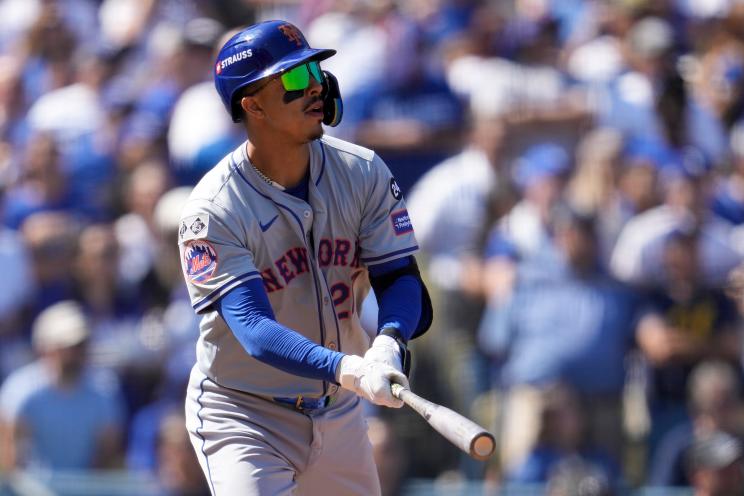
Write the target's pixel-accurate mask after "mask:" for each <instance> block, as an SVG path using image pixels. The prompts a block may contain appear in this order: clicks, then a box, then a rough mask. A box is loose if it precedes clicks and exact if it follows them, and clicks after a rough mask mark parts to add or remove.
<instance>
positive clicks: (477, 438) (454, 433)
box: [391, 384, 496, 460]
mask: <svg viewBox="0 0 744 496" xmlns="http://www.w3.org/2000/svg"><path fill="white" fill-rule="evenodd" d="M391 389H392V392H393V396H395V397H396V398H398V399H400V400H402V401H403V403H405V404H406V405H408V406H410V407H411V408H413V409H414V410H416V412H418V414H419V415H421V416H422V417H424V419H426V421H427V422H429V425H431V426H432V427H433V428H434V430H435V431H437V432H438V433H440V434H441V435H442V436H444V437H445V438H446V439H447V440H449V441H450V442H451V443H452V444H454V445H455V446H457V447H458V448H460V449H461V450H463V451H464V452H465V453H467V454H468V455H470V456H472V457H473V458H475V459H476V460H487V459H488V457H490V456H491V454H493V452H494V450H495V449H496V440H495V439H494V437H493V434H491V433H490V432H488V431H487V430H486V429H484V428H483V427H481V426H480V425H478V424H476V423H475V422H473V421H472V420H470V419H468V418H465V417H463V416H462V415H460V414H459V413H457V412H455V411H452V410H450V409H449V408H446V407H443V406H442V405H437V404H436V403H432V402H431V401H429V400H426V399H424V398H422V397H421V396H419V395H417V394H416V393H414V392H413V391H411V390H410V389H406V388H405V387H403V386H401V385H400V384H393V385H392V387H391Z"/></svg>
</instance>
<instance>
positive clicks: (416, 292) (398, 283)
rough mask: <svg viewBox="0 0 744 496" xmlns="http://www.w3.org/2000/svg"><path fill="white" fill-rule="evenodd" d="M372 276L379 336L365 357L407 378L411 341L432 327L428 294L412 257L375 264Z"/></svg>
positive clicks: (371, 271)
mask: <svg viewBox="0 0 744 496" xmlns="http://www.w3.org/2000/svg"><path fill="white" fill-rule="evenodd" d="M369 273H370V281H371V283H372V288H373V289H374V290H375V297H376V298H377V305H378V307H379V313H378V316H377V322H378V332H377V334H378V335H377V337H376V338H375V340H374V342H373V343H372V347H371V348H370V349H369V350H368V351H367V353H366V354H365V355H364V357H365V358H367V359H370V360H373V361H377V362H382V363H386V364H388V365H391V366H393V367H395V368H396V369H398V370H400V371H403V372H405V374H406V375H408V372H409V369H410V358H411V355H410V352H409V351H408V346H407V344H408V340H409V339H412V338H414V337H418V336H420V335H421V334H423V333H424V332H426V331H427V330H428V329H429V326H430V325H431V321H432V313H433V312H432V307H431V300H430V298H429V293H428V291H427V290H426V287H425V286H424V283H423V281H422V280H421V275H420V273H419V270H418V265H417V264H416V259H415V258H414V257H413V255H409V256H407V257H404V258H398V259H395V260H390V261H388V262H385V263H381V264H377V265H372V266H370V267H369Z"/></svg>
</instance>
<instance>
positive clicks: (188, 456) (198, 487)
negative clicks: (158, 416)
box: [157, 408, 210, 496]
mask: <svg viewBox="0 0 744 496" xmlns="http://www.w3.org/2000/svg"><path fill="white" fill-rule="evenodd" d="M185 423H186V419H185V417H184V415H183V413H182V412H181V409H180V408H179V409H178V410H177V411H173V412H170V414H169V415H168V416H166V417H165V418H164V419H163V420H162V421H161V422H160V424H159V432H158V450H157V455H158V479H159V480H160V485H161V489H162V494H163V496H209V494H210V492H209V486H207V481H206V480H205V479H204V476H203V475H202V473H201V471H200V470H199V462H198V460H197V459H196V454H195V453H194V450H193V448H192V446H191V442H190V441H189V436H188V433H187V432H186V429H185V428H184V425H185Z"/></svg>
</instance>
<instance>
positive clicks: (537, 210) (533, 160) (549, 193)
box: [486, 143, 571, 275]
mask: <svg viewBox="0 0 744 496" xmlns="http://www.w3.org/2000/svg"><path fill="white" fill-rule="evenodd" d="M570 167H571V162H570V158H569V156H568V154H567V153H566V151H565V150H564V149H563V148H562V147H560V146H559V145H556V144H554V143H536V144H534V145H532V146H531V147H529V148H528V149H527V150H525V151H524V153H523V154H522V155H521V156H520V157H519V158H518V159H517V160H516V161H515V164H514V170H513V176H514V182H515V183H516V186H517V187H518V188H519V191H520V193H521V195H520V198H521V200H520V201H519V202H518V203H517V204H516V205H514V208H512V209H511V210H510V211H509V212H508V214H507V215H505V216H504V217H503V218H501V219H499V220H498V222H497V224H496V228H495V229H494V231H493V232H492V233H491V234H490V238H489V240H488V242H487V245H486V258H487V259H488V260H489V262H488V264H487V265H486V270H487V272H488V273H489V275H490V274H493V273H495V271H492V270H489V269H488V266H489V265H490V264H491V263H493V262H503V261H504V260H512V261H519V270H520V271H521V272H524V273H527V272H528V271H529V270H532V269H536V270H538V271H539V272H543V271H550V270H554V269H558V270H560V268H561V267H562V261H561V260H560V259H559V258H558V257H557V256H556V250H555V244H554V242H553V237H552V233H551V230H552V228H551V227H550V223H551V220H552V216H553V214H554V212H555V210H556V208H558V207H559V206H560V205H561V204H562V203H563V202H564V200H563V191H564V188H565V179H566V174H567V172H568V171H569V169H570ZM503 267H504V264H499V265H497V268H499V269H503Z"/></svg>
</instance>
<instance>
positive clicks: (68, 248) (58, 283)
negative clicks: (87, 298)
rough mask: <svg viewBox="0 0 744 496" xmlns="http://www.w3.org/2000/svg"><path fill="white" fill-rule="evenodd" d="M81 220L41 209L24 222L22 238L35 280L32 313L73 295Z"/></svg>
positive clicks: (21, 230) (36, 312)
mask: <svg viewBox="0 0 744 496" xmlns="http://www.w3.org/2000/svg"><path fill="white" fill-rule="evenodd" d="M79 227H80V226H79V224H78V223H77V222H76V220H75V219H74V218H73V217H72V216H70V215H68V214H66V213H62V212H39V213H36V214H33V215H31V216H30V217H29V218H28V219H26V221H25V222H24V223H23V225H22V226H21V229H20V232H21V236H22V238H23V242H24V243H25V245H26V247H27V248H28V251H29V254H30V255H31V269H32V274H33V278H34V281H35V282H36V284H35V289H36V291H35V293H34V296H33V305H32V315H34V316H35V315H36V314H38V312H39V311H41V310H42V309H44V308H46V307H47V306H49V305H51V304H52V303H56V302H58V301H61V300H66V299H70V298H71V297H72V291H73V288H72V281H71V279H72V266H71V264H70V260H72V259H73V258H74V255H75V239H76V238H77V234H78V230H79Z"/></svg>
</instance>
